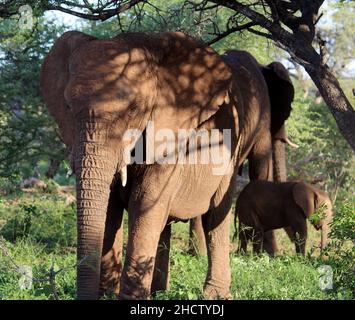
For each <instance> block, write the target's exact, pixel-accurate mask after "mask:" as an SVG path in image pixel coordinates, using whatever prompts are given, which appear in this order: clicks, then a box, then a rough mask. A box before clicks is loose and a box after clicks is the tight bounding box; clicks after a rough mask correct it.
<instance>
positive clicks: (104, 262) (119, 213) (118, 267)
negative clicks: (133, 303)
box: [99, 189, 123, 296]
mask: <svg viewBox="0 0 355 320" xmlns="http://www.w3.org/2000/svg"><path fill="white" fill-rule="evenodd" d="M122 218H123V204H122V202H121V200H120V195H119V192H118V190H117V189H113V190H112V191H111V193H110V198H109V205H108V209H107V216H106V224H105V235H104V242H103V249H102V257H101V268H100V269H101V271H100V291H99V294H100V296H103V295H104V294H107V293H115V294H118V293H119V288H120V285H119V284H120V277H121V272H122V250H123V221H122Z"/></svg>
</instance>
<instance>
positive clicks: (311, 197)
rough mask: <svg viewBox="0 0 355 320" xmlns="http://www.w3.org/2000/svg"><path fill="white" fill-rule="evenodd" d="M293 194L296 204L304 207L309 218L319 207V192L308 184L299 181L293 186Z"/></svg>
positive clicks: (304, 211) (303, 209)
mask: <svg viewBox="0 0 355 320" xmlns="http://www.w3.org/2000/svg"><path fill="white" fill-rule="evenodd" d="M292 195H293V199H294V200H295V202H296V204H297V205H298V206H299V207H300V208H301V209H302V211H303V213H304V215H305V217H306V218H309V217H310V216H311V214H312V213H313V212H314V211H315V209H316V207H317V206H316V205H317V201H318V199H317V198H318V197H317V193H315V192H314V190H313V189H312V188H311V187H309V186H308V185H307V184H305V183H303V182H298V183H296V184H295V185H294V186H293V189H292Z"/></svg>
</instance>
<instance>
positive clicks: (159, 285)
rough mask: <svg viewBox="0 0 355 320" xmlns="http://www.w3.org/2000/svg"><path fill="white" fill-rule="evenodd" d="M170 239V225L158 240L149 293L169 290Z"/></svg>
mask: <svg viewBox="0 0 355 320" xmlns="http://www.w3.org/2000/svg"><path fill="white" fill-rule="evenodd" d="M170 237H171V224H167V225H166V226H165V228H164V230H163V231H162V233H161V235H160V239H159V244H158V249H157V255H156V258H155V265H154V273H153V281H152V286H151V293H155V292H157V291H162V290H169V279H170V267H169V266H170V264H169V253H170Z"/></svg>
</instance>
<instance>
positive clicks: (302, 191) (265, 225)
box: [235, 181, 333, 255]
mask: <svg viewBox="0 0 355 320" xmlns="http://www.w3.org/2000/svg"><path fill="white" fill-rule="evenodd" d="M235 217H238V220H239V242H240V250H241V251H243V252H246V251H247V243H248V241H252V242H253V247H254V251H255V252H257V253H259V252H260V251H261V250H262V249H263V236H262V235H263V233H264V232H266V231H269V230H274V229H279V228H285V230H286V231H287V234H288V236H289V237H290V239H291V240H292V241H293V242H294V243H295V247H296V252H297V253H301V254H303V255H305V252H306V251H305V249H306V240H307V219H309V220H310V221H311V223H312V224H313V226H314V227H315V229H316V230H321V244H320V247H321V250H322V249H324V247H325V245H326V243H327V239H328V233H329V224H330V222H331V220H332V217H333V211H332V204H331V201H330V199H329V196H328V195H327V193H326V192H324V191H322V190H319V189H318V188H315V187H314V186H311V185H309V184H306V183H304V182H300V181H298V182H283V183H273V182H268V181H252V182H250V183H249V184H248V185H247V186H246V187H245V188H244V189H243V191H242V192H241V193H240V195H239V197H238V200H237V202H236V216H235ZM265 249H266V251H267V252H268V253H269V254H274V253H275V252H274V251H272V250H270V248H269V247H266V248H265Z"/></svg>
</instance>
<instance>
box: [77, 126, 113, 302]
mask: <svg viewBox="0 0 355 320" xmlns="http://www.w3.org/2000/svg"><path fill="white" fill-rule="evenodd" d="M95 126H96V125H95ZM91 129H92V128H91ZM80 136H81V138H80V139H79V143H78V147H77V152H76V157H75V170H76V179H77V183H76V185H77V231H78V235H77V241H78V242H77V255H78V257H77V258H78V260H77V261H78V266H77V289H78V290H77V297H78V299H80V300H89V299H97V298H98V296H99V280H100V261H101V253H102V246H103V237H104V229H105V220H106V211H107V206H108V199H109V194H110V186H111V183H112V180H113V177H114V174H115V172H116V169H117V159H116V157H115V156H114V155H113V154H112V151H110V148H108V146H107V143H105V142H106V138H104V137H106V133H105V132H103V131H102V130H101V131H100V130H98V131H96V132H95V130H88V128H86V130H81V131H80ZM111 150H112V149H111Z"/></svg>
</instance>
